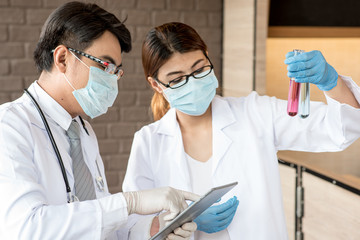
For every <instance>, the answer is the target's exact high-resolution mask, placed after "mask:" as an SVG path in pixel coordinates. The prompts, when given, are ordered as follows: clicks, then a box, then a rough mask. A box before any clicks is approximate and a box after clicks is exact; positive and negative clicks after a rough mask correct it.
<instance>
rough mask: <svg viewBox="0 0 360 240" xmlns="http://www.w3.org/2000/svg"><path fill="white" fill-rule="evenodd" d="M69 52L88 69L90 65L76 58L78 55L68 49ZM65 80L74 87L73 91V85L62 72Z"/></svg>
mask: <svg viewBox="0 0 360 240" xmlns="http://www.w3.org/2000/svg"><path fill="white" fill-rule="evenodd" d="M70 53H71V54H72V55H73V56H74V57H75V58H76V59H77V60H79V61H80V62H81V63H82V64H84V65H85V67H87V68H88V69H90V67H89V66H88V65H86V63H84V62H83V61H81V59H80V58H78V56H76V55H75V54H74V53H73V52H72V51H70ZM63 75H64V77H65V79H66V81H67V82H68V84H69V85H70V86H71V87H72V88H73V89H74V91H76V89H75V88H74V86H73V85H72V84H71V82H70V81H69V79H68V78H67V76H66V75H65V73H63Z"/></svg>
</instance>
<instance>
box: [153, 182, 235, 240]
mask: <svg viewBox="0 0 360 240" xmlns="http://www.w3.org/2000/svg"><path fill="white" fill-rule="evenodd" d="M236 184H237V182H233V183H229V184H226V185H223V186H219V187H214V188H212V189H210V191H209V192H207V193H206V194H205V195H204V196H202V197H201V198H200V199H199V200H197V201H196V202H194V203H193V204H191V205H190V206H189V207H188V208H186V209H185V210H184V211H183V212H181V213H180V214H179V215H177V216H176V218H174V219H173V220H172V221H171V222H170V223H169V225H167V226H166V227H164V228H163V229H161V230H160V231H159V232H158V233H157V234H155V235H154V236H153V237H152V238H150V240H163V239H165V238H166V236H167V235H169V234H170V233H172V232H173V231H174V230H175V229H176V228H178V227H180V226H181V225H183V224H184V223H187V222H191V221H193V220H194V219H195V218H197V217H198V216H199V215H200V214H201V213H202V212H203V211H205V210H206V209H208V208H209V207H210V206H211V205H213V204H214V203H215V202H216V201H217V200H219V198H221V197H222V196H224V195H225V194H226V193H227V192H228V191H230V189H232V188H233V187H234V186H235V185H236Z"/></svg>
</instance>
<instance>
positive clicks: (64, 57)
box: [53, 45, 69, 73]
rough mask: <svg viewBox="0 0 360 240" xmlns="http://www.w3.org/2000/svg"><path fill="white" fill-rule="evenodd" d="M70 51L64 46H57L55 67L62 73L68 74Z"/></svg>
mask: <svg viewBox="0 0 360 240" xmlns="http://www.w3.org/2000/svg"><path fill="white" fill-rule="evenodd" d="M68 58H69V51H68V49H67V47H65V46H64V45H59V46H57V47H56V48H55V49H54V51H53V60H54V67H55V68H56V69H57V70H58V71H59V72H61V73H65V72H66V66H67V63H68V61H69V59H68Z"/></svg>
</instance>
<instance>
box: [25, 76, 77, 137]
mask: <svg viewBox="0 0 360 240" xmlns="http://www.w3.org/2000/svg"><path fill="white" fill-rule="evenodd" d="M29 92H30V93H31V94H33V96H34V98H35V100H36V101H37V102H38V104H39V106H40V107H41V110H42V111H43V113H44V114H45V115H46V116H48V117H50V119H52V120H53V121H54V122H56V123H57V124H58V125H59V126H60V127H62V128H63V129H64V130H65V131H66V130H68V128H69V126H70V124H71V121H72V117H71V115H70V114H69V113H68V112H67V111H66V110H65V109H64V108H63V107H62V106H61V105H60V104H59V103H58V102H56V101H55V100H54V99H53V98H52V97H51V96H50V95H49V94H48V93H47V92H45V91H44V89H42V88H41V87H40V85H39V84H38V82H37V81H35V82H34V83H32V84H31V85H30V87H29Z"/></svg>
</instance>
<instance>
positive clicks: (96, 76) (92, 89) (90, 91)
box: [64, 52, 118, 118]
mask: <svg viewBox="0 0 360 240" xmlns="http://www.w3.org/2000/svg"><path fill="white" fill-rule="evenodd" d="M71 54H73V53H72V52H71ZM73 55H74V56H75V54H73ZM75 57H76V59H78V60H79V61H80V62H81V63H83V64H84V65H85V66H86V67H87V68H89V69H90V72H89V80H88V83H87V85H86V86H85V87H84V88H81V89H75V88H74V86H73V85H72V84H71V83H70V81H69V79H68V78H67V77H66V75H65V73H64V77H65V79H66V81H67V82H68V83H69V85H70V86H71V87H72V88H73V89H74V91H73V92H72V93H73V95H74V96H75V98H76V100H77V101H78V103H79V104H80V106H81V108H82V109H83V111H84V112H85V114H86V115H88V116H89V117H91V118H95V117H98V116H100V115H102V114H104V113H106V112H107V110H108V108H109V107H111V106H112V105H113V104H114V101H115V99H116V97H117V94H118V76H116V75H115V74H110V73H107V72H104V71H103V70H101V69H99V68H97V67H93V66H91V67H89V66H88V65H86V64H85V63H84V62H83V61H81V60H80V59H79V58H78V57H77V56H75Z"/></svg>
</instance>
